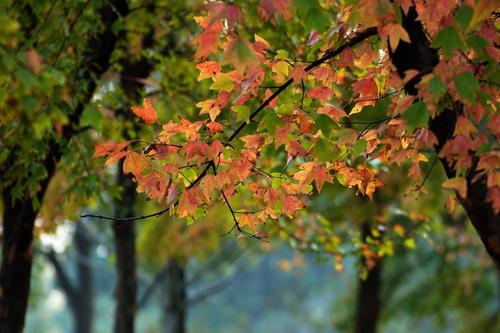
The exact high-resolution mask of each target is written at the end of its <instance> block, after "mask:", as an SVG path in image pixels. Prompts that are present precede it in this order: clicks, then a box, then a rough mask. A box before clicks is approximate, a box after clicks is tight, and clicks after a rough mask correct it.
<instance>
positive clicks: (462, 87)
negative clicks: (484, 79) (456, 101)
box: [453, 72, 479, 102]
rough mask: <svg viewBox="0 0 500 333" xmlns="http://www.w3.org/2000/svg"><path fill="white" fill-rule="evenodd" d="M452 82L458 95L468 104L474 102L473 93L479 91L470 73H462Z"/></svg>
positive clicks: (474, 78)
mask: <svg viewBox="0 0 500 333" xmlns="http://www.w3.org/2000/svg"><path fill="white" fill-rule="evenodd" d="M453 82H455V87H456V88H457V91H458V94H459V95H460V96H462V97H464V98H465V99H467V100H468V101H470V102H474V101H475V98H474V93H475V92H477V91H479V82H478V81H477V79H476V77H475V76H474V74H472V72H464V73H462V74H460V75H457V76H456V77H455V78H454V79H453Z"/></svg>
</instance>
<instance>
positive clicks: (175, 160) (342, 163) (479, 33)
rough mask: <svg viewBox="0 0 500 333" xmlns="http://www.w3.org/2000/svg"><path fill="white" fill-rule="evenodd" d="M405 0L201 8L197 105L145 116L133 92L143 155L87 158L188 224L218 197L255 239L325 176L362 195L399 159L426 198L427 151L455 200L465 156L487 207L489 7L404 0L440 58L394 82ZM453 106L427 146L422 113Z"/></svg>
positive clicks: (106, 147) (495, 158)
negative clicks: (165, 116)
mask: <svg viewBox="0 0 500 333" xmlns="http://www.w3.org/2000/svg"><path fill="white" fill-rule="evenodd" d="M410 6H411V2H409V1H395V2H393V3H391V2H389V1H385V0H362V1H359V2H358V1H341V2H336V3H330V2H322V1H319V2H317V1H295V2H294V3H292V2H290V1H279V2H278V1H277V2H274V1H267V0H262V1H259V4H258V6H256V5H255V3H254V2H249V3H246V2H245V3H237V4H235V5H233V4H231V5H229V4H225V3H222V2H212V3H209V4H207V5H206V6H205V7H204V9H205V10H206V15H204V16H197V17H195V21H196V23H197V24H198V25H199V27H200V29H201V32H200V33H199V34H198V35H197V36H196V37H195V38H194V39H193V40H192V43H193V44H194V45H195V46H196V48H197V52H196V54H195V60H196V61H197V64H196V67H197V68H198V69H199V73H200V74H199V77H198V80H199V81H208V82H210V86H209V90H210V91H211V92H212V96H211V97H210V98H208V99H206V100H202V101H200V102H199V103H198V104H196V106H197V107H198V108H199V109H200V111H199V117H190V118H189V119H188V118H184V117H182V116H180V115H178V117H176V118H177V119H173V120H170V121H169V122H167V123H158V122H157V121H156V118H157V112H156V110H155V108H154V106H153V104H152V103H151V101H149V100H147V99H146V100H145V101H144V104H143V106H142V107H136V108H134V109H133V111H134V112H135V113H136V115H138V116H139V117H140V118H141V119H142V121H143V122H144V123H146V124H150V125H152V126H153V127H154V128H155V129H156V130H157V136H156V139H155V141H154V142H151V143H150V144H149V146H148V147H147V149H145V150H144V151H143V154H139V153H137V152H135V151H134V149H133V148H131V142H122V143H120V144H115V143H105V144H102V145H99V146H98V147H96V149H95V154H94V155H95V156H97V157H101V156H102V157H106V158H107V159H106V164H108V165H109V164H113V163H114V162H116V161H117V160H119V159H121V158H125V165H126V169H125V171H126V172H129V173H132V174H133V176H134V178H135V180H136V181H137V190H138V191H139V192H144V193H146V195H147V196H148V197H149V198H150V199H154V200H157V201H159V202H161V203H162V204H163V205H165V206H166V207H167V208H165V209H164V210H162V211H160V212H159V213H163V212H165V211H167V210H170V212H171V213H172V212H173V211H175V213H176V214H177V215H178V216H180V217H187V218H188V219H189V220H190V221H193V220H196V219H199V218H200V217H202V216H204V215H205V214H206V212H207V210H208V209H209V208H210V207H211V206H213V205H214V203H217V202H221V201H222V202H225V203H226V205H227V207H228V208H229V210H230V212H231V214H232V216H233V220H234V227H233V229H236V230H237V231H238V232H239V233H240V234H242V235H247V236H251V237H256V238H261V237H263V236H265V235H266V231H267V230H269V228H266V227H265V225H266V223H267V222H269V221H273V224H276V223H278V224H279V223H280V222H279V221H283V218H287V217H288V218H296V217H297V216H298V212H299V211H300V210H301V209H302V208H303V207H304V206H305V205H306V204H307V197H308V196H311V195H313V194H315V193H318V192H320V191H321V190H322V189H323V188H328V187H329V186H330V185H329V184H331V183H338V184H341V185H342V186H345V187H348V188H353V189H354V190H355V191H356V194H359V195H363V196H366V197H368V198H369V199H370V200H372V199H373V196H374V193H375V191H376V190H377V189H378V188H381V187H383V186H384V183H383V181H382V179H383V178H384V176H383V174H384V173H385V172H386V171H388V170H389V169H393V167H403V168H404V169H405V170H406V173H407V176H409V178H410V179H409V181H410V183H411V184H413V186H411V187H410V188H409V189H407V195H412V196H415V195H422V194H426V193H428V191H429V186H428V184H427V183H426V181H427V178H428V177H429V174H430V172H431V171H432V168H433V166H434V164H435V162H436V159H438V158H439V159H441V160H444V161H447V163H449V165H452V167H453V169H454V172H455V176H454V178H451V179H449V180H446V181H444V182H443V183H442V187H443V188H444V189H448V190H454V191H455V192H456V193H458V197H459V198H466V195H467V188H468V185H467V182H468V180H467V179H466V176H467V172H468V170H470V169H471V167H473V164H474V165H476V163H477V167H478V170H479V174H478V175H477V177H480V176H482V175H486V176H487V191H488V192H487V199H486V200H487V201H489V202H490V203H491V205H492V207H493V209H494V210H495V212H497V213H498V211H499V210H500V202H499V200H498V198H499V197H500V195H499V191H500V187H499V185H500V173H499V172H498V167H499V163H500V160H499V155H498V148H499V147H498V138H499V134H500V133H499V132H498V128H499V126H498V121H499V119H500V118H499V116H498V114H497V104H496V99H497V96H498V95H497V90H496V85H497V81H496V80H497V79H496V77H497V75H496V74H497V69H496V65H495V64H496V61H497V60H498V51H497V50H496V48H495V46H494V41H495V38H496V31H495V26H494V25H493V22H492V20H490V19H488V17H489V15H488V14H489V13H490V12H491V10H492V9H493V8H494V3H493V2H491V1H475V2H474V1H465V2H464V3H463V4H462V5H460V6H457V5H456V4H455V3H454V2H440V3H439V4H438V5H435V3H434V2H429V1H423V0H422V1H417V6H416V10H417V13H418V20H419V21H420V22H422V24H423V25H424V27H425V29H426V32H427V34H428V35H429V37H430V38H431V42H432V45H433V46H434V47H437V48H439V49H440V59H439V63H438V65H437V66H436V67H435V68H434V70H433V71H432V72H430V71H428V70H427V71H426V70H424V71H421V72H418V71H415V70H409V71H407V72H405V73H399V74H401V75H403V79H400V77H399V75H398V73H397V72H396V70H395V68H394V66H392V65H391V58H390V54H391V52H393V51H394V50H395V49H396V47H397V46H398V44H400V43H408V42H410V40H409V35H408V33H407V31H406V30H405V28H403V26H402V25H401V16H402V15H403V14H405V15H407V14H408V13H409V10H410ZM400 7H401V8H402V12H401V10H400V9H399V8H400ZM374 8H375V9H376V15H373V13H372V11H373V9H374ZM243 13H244V14H243ZM247 14H248V15H247ZM251 14H254V15H251ZM257 17H259V18H260V19H259V20H257V19H256V18H257ZM302 17H306V19H305V20H304V19H302ZM305 36H309V37H308V38H306V39H305V38H304V37H305ZM409 82H417V94H416V95H411V94H407V93H405V89H404V88H405V87H406V85H407V84H409ZM413 84H414V83H413ZM456 102H458V103H459V105H460V108H461V109H460V110H456V112H457V114H458V118H457V123H456V126H455V128H454V132H453V135H452V138H451V139H450V140H448V141H447V142H446V144H445V145H444V147H440V149H438V153H436V152H435V150H434V147H435V146H436V145H437V144H438V139H437V138H436V132H435V130H433V129H432V128H429V125H428V124H429V121H430V120H432V119H434V118H436V117H438V115H439V114H440V113H441V112H442V110H444V109H445V108H449V107H450V105H455V106H456V105H457V104H456ZM191 118H193V119H191ZM159 125H161V129H159ZM441 148H442V149H441ZM476 179H477V178H476ZM454 200H455V199H454V196H450V197H449V199H448V203H447V207H448V208H449V210H450V211H452V210H453V209H454V203H453V201H454ZM410 243H411V241H409V243H408V246H410V245H411V244H410Z"/></svg>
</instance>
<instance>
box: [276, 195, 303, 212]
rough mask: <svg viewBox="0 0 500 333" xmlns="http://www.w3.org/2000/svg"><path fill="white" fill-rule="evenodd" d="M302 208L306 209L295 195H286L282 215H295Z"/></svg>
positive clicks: (282, 203) (282, 204) (282, 205)
mask: <svg viewBox="0 0 500 333" xmlns="http://www.w3.org/2000/svg"><path fill="white" fill-rule="evenodd" d="M302 207H304V203H303V202H302V200H300V199H299V198H297V197H296V196H293V195H286V196H285V197H284V198H283V200H282V202H281V213H282V214H283V213H285V214H291V215H294V214H295V212H296V211H297V210H298V209H300V208H302Z"/></svg>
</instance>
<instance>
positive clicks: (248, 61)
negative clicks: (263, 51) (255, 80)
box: [222, 37, 257, 73]
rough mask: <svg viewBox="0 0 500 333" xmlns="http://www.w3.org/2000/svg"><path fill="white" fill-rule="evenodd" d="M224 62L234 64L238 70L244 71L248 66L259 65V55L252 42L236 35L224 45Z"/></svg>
mask: <svg viewBox="0 0 500 333" xmlns="http://www.w3.org/2000/svg"><path fill="white" fill-rule="evenodd" d="M222 64H232V65H233V66H234V68H235V69H236V70H237V71H238V72H240V73H244V72H245V70H246V69H247V68H248V67H250V68H252V67H255V65H257V57H256V54H255V51H254V49H253V48H252V46H251V45H250V43H248V42H247V41H246V40H243V39H242V38H240V37H234V38H231V39H230V40H229V42H228V43H227V45H226V46H225V47H224V54H223V56H222Z"/></svg>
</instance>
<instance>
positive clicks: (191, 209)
mask: <svg viewBox="0 0 500 333" xmlns="http://www.w3.org/2000/svg"><path fill="white" fill-rule="evenodd" d="M199 192H200V190H199V189H198V188H191V189H187V190H185V191H184V192H183V193H182V194H181V197H180V198H179V216H180V217H186V216H193V215H194V213H195V212H196V209H197V208H198V207H199V206H200V205H201V204H202V201H201V200H200V198H199V197H200V194H201V193H199Z"/></svg>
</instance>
